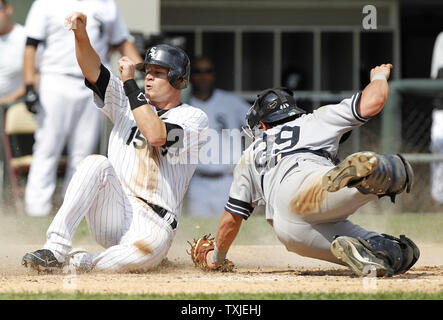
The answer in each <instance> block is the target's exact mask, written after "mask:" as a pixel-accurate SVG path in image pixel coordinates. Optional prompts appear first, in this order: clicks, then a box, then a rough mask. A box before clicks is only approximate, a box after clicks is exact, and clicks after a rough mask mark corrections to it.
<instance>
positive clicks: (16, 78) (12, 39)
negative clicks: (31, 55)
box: [0, 24, 26, 97]
mask: <svg viewBox="0 0 443 320" xmlns="http://www.w3.org/2000/svg"><path fill="white" fill-rule="evenodd" d="M25 42H26V35H25V29H24V28H23V27H22V26H21V25H19V24H15V25H14V28H13V29H12V31H11V32H10V33H8V34H5V35H1V36H0V97H4V96H7V95H9V94H11V93H13V92H14V91H16V90H17V89H18V88H20V87H21V86H22V85H23V52H24V50H25Z"/></svg>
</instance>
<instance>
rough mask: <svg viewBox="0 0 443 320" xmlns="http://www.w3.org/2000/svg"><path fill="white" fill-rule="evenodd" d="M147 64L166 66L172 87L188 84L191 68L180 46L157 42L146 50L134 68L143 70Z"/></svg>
mask: <svg viewBox="0 0 443 320" xmlns="http://www.w3.org/2000/svg"><path fill="white" fill-rule="evenodd" d="M148 64H155V65H158V66H162V67H165V68H168V69H169V71H168V81H169V83H170V84H171V86H172V87H174V88H175V89H178V90H181V89H184V88H186V87H187V86H188V83H189V74H190V70H191V66H190V61H189V57H188V55H187V54H186V53H185V52H184V51H183V50H182V49H180V48H177V47H174V46H171V45H169V44H159V45H156V46H153V47H151V48H150V49H149V50H148V51H146V56H145V60H144V61H143V62H141V63H138V64H137V65H136V69H137V70H140V71H145V70H146V66H147V65H148Z"/></svg>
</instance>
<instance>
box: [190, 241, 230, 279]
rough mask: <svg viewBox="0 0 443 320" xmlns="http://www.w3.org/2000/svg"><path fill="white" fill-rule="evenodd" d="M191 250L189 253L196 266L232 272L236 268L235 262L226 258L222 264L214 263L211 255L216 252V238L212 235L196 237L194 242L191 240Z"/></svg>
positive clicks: (204, 269) (203, 268)
mask: <svg viewBox="0 0 443 320" xmlns="http://www.w3.org/2000/svg"><path fill="white" fill-rule="evenodd" d="M188 243H189V245H190V246H191V251H190V252H188V251H187V252H188V254H190V255H191V259H192V261H193V262H194V264H195V266H196V267H197V268H199V269H201V270H203V271H216V270H217V271H222V272H230V271H232V270H233V269H234V264H233V263H232V262H231V261H229V260H228V259H225V261H224V262H223V263H222V264H214V263H212V260H211V257H212V254H213V253H214V248H215V242H214V238H210V235H204V236H203V237H202V238H199V239H197V240H196V239H194V242H192V243H191V242H189V241H188Z"/></svg>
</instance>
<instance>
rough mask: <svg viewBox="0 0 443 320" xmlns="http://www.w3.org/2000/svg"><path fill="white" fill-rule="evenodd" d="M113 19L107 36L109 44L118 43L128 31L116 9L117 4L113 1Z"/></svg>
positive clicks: (124, 37) (127, 35)
mask: <svg viewBox="0 0 443 320" xmlns="http://www.w3.org/2000/svg"><path fill="white" fill-rule="evenodd" d="M114 8H115V19H114V21H112V23H111V24H110V26H109V29H108V36H109V42H110V43H111V45H119V44H121V43H122V42H123V41H125V40H126V39H128V37H129V31H128V29H127V28H126V25H125V23H124V22H123V19H122V17H121V15H120V13H119V11H118V8H117V6H116V5H115V3H114Z"/></svg>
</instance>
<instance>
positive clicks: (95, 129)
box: [25, 74, 103, 216]
mask: <svg viewBox="0 0 443 320" xmlns="http://www.w3.org/2000/svg"><path fill="white" fill-rule="evenodd" d="M39 99H40V108H39V112H38V113H37V116H36V120H37V131H36V132H35V134H34V137H35V143H34V146H33V155H32V164H31V168H30V171H29V175H28V181H27V185H26V192H25V204H26V212H27V214H28V215H30V216H46V215H48V214H49V213H50V211H51V209H52V195H53V193H54V190H55V187H56V183H57V167H58V164H59V160H60V156H61V154H62V152H63V148H64V146H65V144H67V153H68V154H67V155H68V159H67V164H66V166H67V167H66V174H65V182H64V189H63V190H64V191H65V190H66V189H67V186H68V184H69V181H70V180H71V178H72V175H73V174H74V172H75V169H76V168H77V166H78V165H79V163H80V161H81V160H83V159H84V158H85V157H86V156H88V155H89V154H91V153H93V152H94V150H95V148H96V147H97V143H98V140H99V137H100V125H101V119H102V117H103V116H102V114H101V112H100V111H99V110H98V109H97V108H96V107H95V105H94V102H93V97H92V94H91V91H90V90H89V89H88V88H86V87H85V85H84V81H83V79H81V78H76V77H71V76H66V75H62V74H42V75H41V78H40V88H39Z"/></svg>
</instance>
